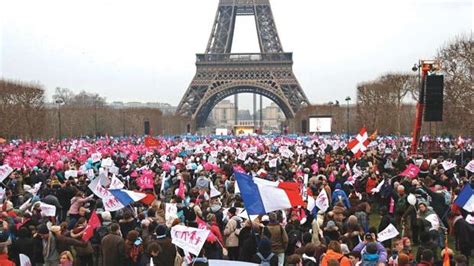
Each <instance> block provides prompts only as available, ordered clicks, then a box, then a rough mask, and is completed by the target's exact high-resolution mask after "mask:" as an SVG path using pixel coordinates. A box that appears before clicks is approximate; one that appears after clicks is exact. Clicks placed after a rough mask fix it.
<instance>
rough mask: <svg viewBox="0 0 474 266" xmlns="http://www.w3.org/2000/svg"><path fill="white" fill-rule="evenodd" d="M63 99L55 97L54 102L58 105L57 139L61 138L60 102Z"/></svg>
mask: <svg viewBox="0 0 474 266" xmlns="http://www.w3.org/2000/svg"><path fill="white" fill-rule="evenodd" d="M63 103H64V101H63V100H62V99H57V100H56V104H57V105H58V136H59V139H62V135H61V104H63Z"/></svg>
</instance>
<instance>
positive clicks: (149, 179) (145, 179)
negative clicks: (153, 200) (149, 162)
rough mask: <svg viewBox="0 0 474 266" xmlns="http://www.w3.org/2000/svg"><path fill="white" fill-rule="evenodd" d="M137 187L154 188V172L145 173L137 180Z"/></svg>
mask: <svg viewBox="0 0 474 266" xmlns="http://www.w3.org/2000/svg"><path fill="white" fill-rule="evenodd" d="M137 185H138V186H139V187H140V188H142V189H147V188H153V172H152V171H149V170H147V171H143V174H142V175H141V176H140V177H139V178H138V179H137Z"/></svg>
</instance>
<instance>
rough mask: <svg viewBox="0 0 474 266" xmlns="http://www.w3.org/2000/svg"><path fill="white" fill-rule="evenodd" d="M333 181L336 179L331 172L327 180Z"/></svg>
mask: <svg viewBox="0 0 474 266" xmlns="http://www.w3.org/2000/svg"><path fill="white" fill-rule="evenodd" d="M334 181H336V177H334V173H331V174H330V175H329V182H331V183H333V182H334Z"/></svg>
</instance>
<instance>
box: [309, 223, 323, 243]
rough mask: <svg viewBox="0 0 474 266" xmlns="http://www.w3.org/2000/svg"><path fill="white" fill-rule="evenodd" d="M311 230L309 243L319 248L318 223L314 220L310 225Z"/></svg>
mask: <svg viewBox="0 0 474 266" xmlns="http://www.w3.org/2000/svg"><path fill="white" fill-rule="evenodd" d="M311 228H312V230H313V231H312V236H313V237H312V238H311V242H312V243H313V244H315V245H316V246H319V245H320V244H321V241H320V240H319V223H318V221H317V219H314V220H313V222H312V223H311Z"/></svg>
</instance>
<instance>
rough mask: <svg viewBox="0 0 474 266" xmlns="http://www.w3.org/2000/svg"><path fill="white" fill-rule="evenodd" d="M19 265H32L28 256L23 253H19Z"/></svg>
mask: <svg viewBox="0 0 474 266" xmlns="http://www.w3.org/2000/svg"><path fill="white" fill-rule="evenodd" d="M20 266H32V265H31V261H30V258H29V257H28V256H26V255H25V254H20Z"/></svg>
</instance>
